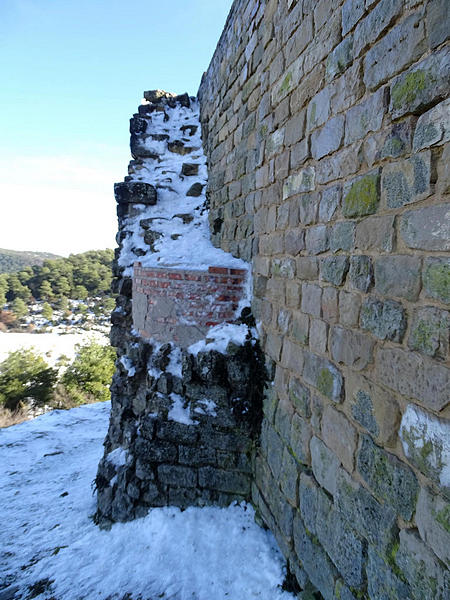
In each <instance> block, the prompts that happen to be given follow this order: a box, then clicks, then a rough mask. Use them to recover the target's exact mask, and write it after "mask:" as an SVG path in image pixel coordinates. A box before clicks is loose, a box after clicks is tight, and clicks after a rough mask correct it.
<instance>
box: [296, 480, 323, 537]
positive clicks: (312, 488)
mask: <svg viewBox="0 0 450 600" xmlns="http://www.w3.org/2000/svg"><path fill="white" fill-rule="evenodd" d="M318 490H319V488H318V486H317V484H316V483H315V482H314V479H313V478H312V477H310V476H309V475H307V474H306V473H301V474H300V485H299V499H300V500H299V504H300V514H301V516H302V519H303V522H304V524H305V527H306V528H307V529H308V531H310V532H311V533H312V534H313V535H315V533H316V517H317V494H318Z"/></svg>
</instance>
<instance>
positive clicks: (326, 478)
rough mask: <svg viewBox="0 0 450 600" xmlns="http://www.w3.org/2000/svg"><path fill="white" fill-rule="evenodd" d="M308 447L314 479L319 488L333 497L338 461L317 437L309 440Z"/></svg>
mask: <svg viewBox="0 0 450 600" xmlns="http://www.w3.org/2000/svg"><path fill="white" fill-rule="evenodd" d="M310 447H311V463H312V470H313V473H314V477H315V478H316V479H317V481H318V482H319V484H320V485H321V486H323V487H324V488H325V489H326V490H327V491H328V492H330V494H332V495H333V496H334V494H335V493H336V486H337V473H338V468H339V466H340V462H339V459H338V457H337V456H336V454H334V452H332V451H331V450H330V449H329V448H327V446H325V444H324V443H323V442H322V440H320V439H319V438H318V437H313V438H312V439H311V444H310Z"/></svg>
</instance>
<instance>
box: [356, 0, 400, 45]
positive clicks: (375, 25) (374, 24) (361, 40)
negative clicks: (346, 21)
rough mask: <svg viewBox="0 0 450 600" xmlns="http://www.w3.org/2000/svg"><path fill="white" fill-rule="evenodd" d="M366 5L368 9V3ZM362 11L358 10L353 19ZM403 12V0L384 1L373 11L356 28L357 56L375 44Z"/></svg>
mask: <svg viewBox="0 0 450 600" xmlns="http://www.w3.org/2000/svg"><path fill="white" fill-rule="evenodd" d="M353 4H355V2H353ZM365 4H366V7H367V1H366V3H365ZM361 10H362V9H361V8H359V9H358V7H357V8H356V15H354V16H353V19H354V18H355V17H356V16H357V15H358V14H359V13H360V12H361ZM401 10H402V2H401V0H382V2H380V3H379V4H378V5H377V6H376V7H375V8H374V9H372V10H371V11H370V12H369V13H368V15H367V16H366V18H365V19H364V20H362V21H360V22H359V24H358V26H357V27H356V30H355V33H354V39H355V41H354V53H355V56H358V55H359V54H360V52H361V50H363V48H365V47H366V46H368V45H370V44H373V42H374V41H375V40H376V39H377V38H378V37H379V36H380V34H381V33H382V32H383V31H385V30H386V29H387V27H389V25H390V24H391V23H392V21H393V19H395V17H396V16H397V15H398V14H399V13H400V11H401ZM361 16H362V15H361ZM350 19H351V17H350ZM350 22H351V21H350Z"/></svg>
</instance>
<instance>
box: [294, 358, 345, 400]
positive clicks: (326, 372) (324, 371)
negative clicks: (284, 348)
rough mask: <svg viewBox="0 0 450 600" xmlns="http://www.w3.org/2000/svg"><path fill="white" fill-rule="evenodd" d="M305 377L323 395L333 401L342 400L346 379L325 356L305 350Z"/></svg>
mask: <svg viewBox="0 0 450 600" xmlns="http://www.w3.org/2000/svg"><path fill="white" fill-rule="evenodd" d="M304 358H305V362H304V367H303V378H304V380H305V381H306V383H309V384H310V385H312V386H314V387H315V388H316V389H317V390H318V391H319V392H320V393H321V394H322V395H323V396H325V397H327V398H329V399H330V400H332V401H333V402H341V401H342V395H343V392H344V380H343V377H342V374H341V372H340V371H339V370H338V369H337V368H336V367H335V366H334V365H333V363H331V362H329V361H328V360H326V359H325V358H321V357H320V356H316V355H315V354H312V353H310V352H305V357H304Z"/></svg>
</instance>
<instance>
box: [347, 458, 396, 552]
mask: <svg viewBox="0 0 450 600" xmlns="http://www.w3.org/2000/svg"><path fill="white" fill-rule="evenodd" d="M335 503H336V507H337V509H338V510H339V511H340V513H341V514H342V515H343V516H344V517H345V519H346V520H347V521H348V522H349V523H351V524H352V527H353V528H354V529H355V530H356V531H357V532H358V533H359V534H360V535H362V536H363V537H364V538H365V539H367V541H368V542H369V544H372V545H374V546H375V547H376V548H377V550H378V552H380V553H382V554H383V555H385V556H386V555H387V554H388V553H389V552H390V549H391V548H392V546H393V544H394V543H395V539H396V536H397V534H398V527H397V514H396V511H395V510H394V509H393V508H392V507H391V506H389V505H388V504H381V503H380V502H377V501H376V500H375V498H374V497H373V496H372V495H371V494H370V493H369V492H368V491H367V490H366V489H365V488H364V487H363V486H362V485H360V484H359V483H357V482H356V481H354V480H353V479H352V478H351V477H350V475H349V474H348V473H347V472H346V471H344V469H340V470H339V474H338V478H337V486H336V494H335ZM381 523H382V526H380V524H381Z"/></svg>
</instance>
